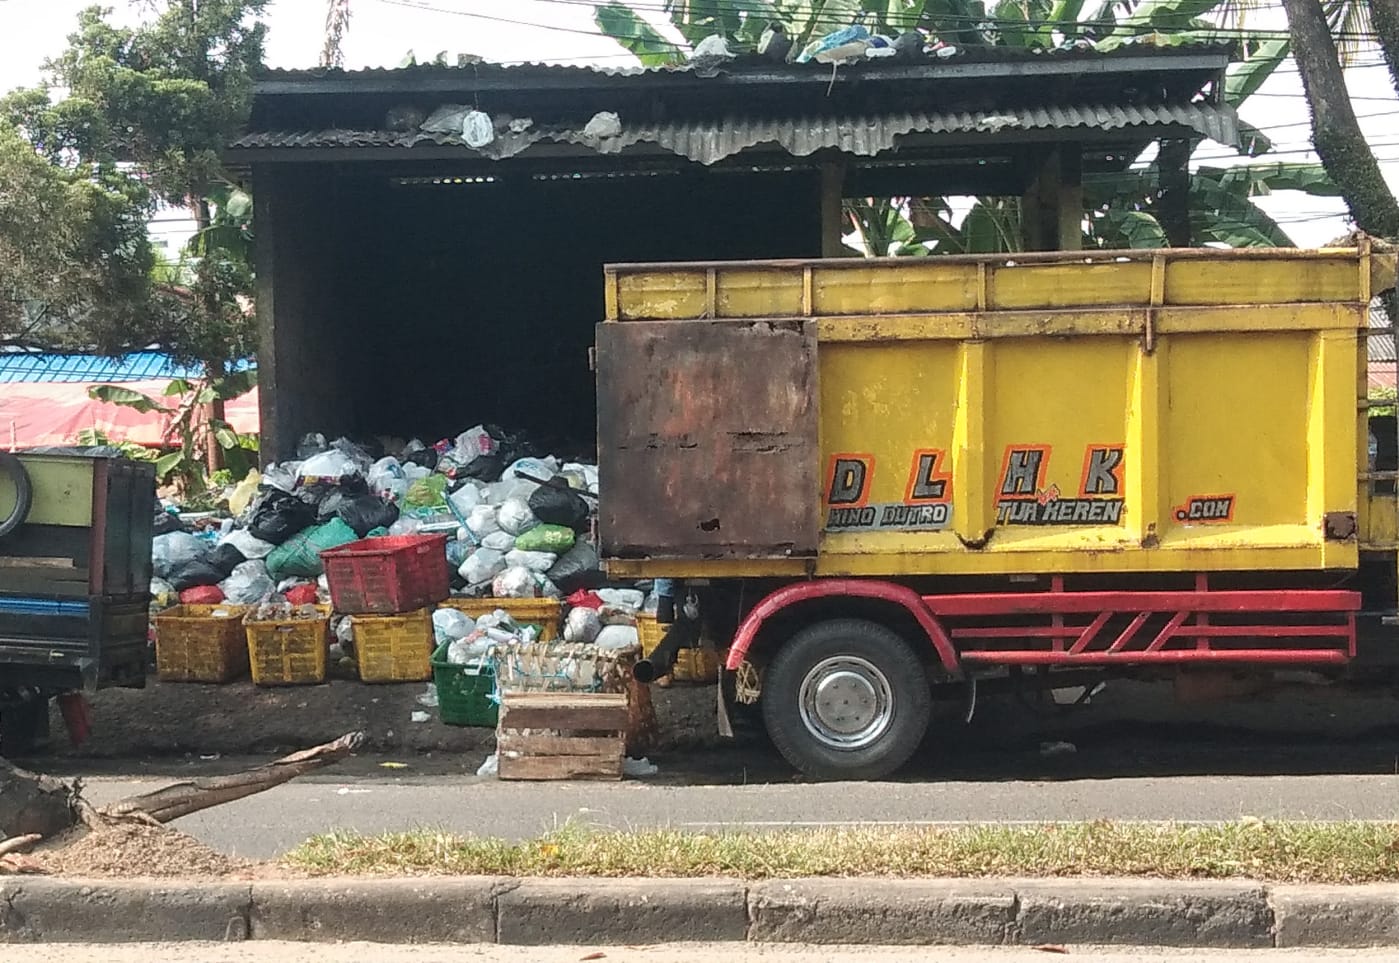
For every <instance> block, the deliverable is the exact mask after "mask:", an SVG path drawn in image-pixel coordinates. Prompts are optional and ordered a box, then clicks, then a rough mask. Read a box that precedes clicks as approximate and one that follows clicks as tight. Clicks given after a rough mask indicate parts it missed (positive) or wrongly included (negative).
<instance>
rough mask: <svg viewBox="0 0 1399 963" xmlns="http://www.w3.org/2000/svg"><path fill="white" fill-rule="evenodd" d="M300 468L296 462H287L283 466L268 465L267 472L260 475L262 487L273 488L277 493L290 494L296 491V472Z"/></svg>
mask: <svg viewBox="0 0 1399 963" xmlns="http://www.w3.org/2000/svg"><path fill="white" fill-rule="evenodd" d="M300 469H301V466H300V465H299V464H297V463H296V462H289V463H287V464H284V465H268V466H267V471H265V472H263V473H262V487H263V488H275V489H277V490H278V491H284V492H291V491H294V490H295V489H296V480H297V472H298V471H300Z"/></svg>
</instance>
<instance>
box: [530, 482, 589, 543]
mask: <svg viewBox="0 0 1399 963" xmlns="http://www.w3.org/2000/svg"><path fill="white" fill-rule="evenodd" d="M529 508H530V511H532V512H534V517H535V518H537V519H539V520H540V521H541V522H543V523H544V524H546V525H562V526H564V527H565V528H571V529H573V530H574V531H575V532H586V531H587V530H588V515H589V511H588V503H587V502H586V501H585V500H584V499H583V496H582V495H580V494H578V493H577V492H575V491H574V490H573V489H571V488H567V487H564V486H562V485H557V486H556V485H540V486H539V487H538V488H536V489H535V490H534V493H533V494H531V495H530V497H529Z"/></svg>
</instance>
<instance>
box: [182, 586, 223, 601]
mask: <svg viewBox="0 0 1399 963" xmlns="http://www.w3.org/2000/svg"><path fill="white" fill-rule="evenodd" d="M223 600H224V596H223V592H222V591H220V590H219V587H218V586H217V585H196V586H195V587H194V588H188V589H185V590H184V591H183V592H181V593H180V604H181V605H218V604H219V603H220V602H222V601H223Z"/></svg>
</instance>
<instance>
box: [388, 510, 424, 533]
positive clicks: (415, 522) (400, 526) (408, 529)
mask: <svg viewBox="0 0 1399 963" xmlns="http://www.w3.org/2000/svg"><path fill="white" fill-rule="evenodd" d="M422 525H423V523H422V521H421V520H419V519H416V518H414V517H413V516H411V515H400V516H398V521H396V522H394V523H393V524H392V525H390V526H389V534H390V535H416V534H418V529H419V528H422Z"/></svg>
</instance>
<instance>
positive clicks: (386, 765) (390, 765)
mask: <svg viewBox="0 0 1399 963" xmlns="http://www.w3.org/2000/svg"><path fill="white" fill-rule="evenodd" d="M379 768H380V769H407V768H408V763H406V762H381V763H379Z"/></svg>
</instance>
